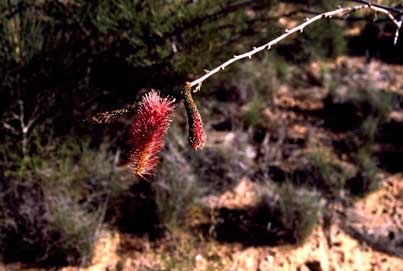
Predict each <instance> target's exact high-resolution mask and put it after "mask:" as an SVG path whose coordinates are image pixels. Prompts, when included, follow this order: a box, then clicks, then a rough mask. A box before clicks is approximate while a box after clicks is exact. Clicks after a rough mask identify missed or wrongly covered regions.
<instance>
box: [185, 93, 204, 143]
mask: <svg viewBox="0 0 403 271" xmlns="http://www.w3.org/2000/svg"><path fill="white" fill-rule="evenodd" d="M191 91H192V90H191V88H190V87H185V90H184V92H183V101H184V104H185V108H186V113H187V117H188V123H189V138H188V141H189V144H190V146H192V148H193V149H195V150H200V149H203V147H204V144H205V143H206V133H205V131H204V129H203V121H202V118H201V116H200V113H199V111H198V110H197V106H196V103H195V102H194V100H193V97H192V93H191Z"/></svg>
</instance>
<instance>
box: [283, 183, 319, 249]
mask: <svg viewBox="0 0 403 271" xmlns="http://www.w3.org/2000/svg"><path fill="white" fill-rule="evenodd" d="M277 194H278V197H279V201H278V204H279V207H280V210H281V221H282V223H283V226H284V228H285V229H286V230H287V231H289V232H291V235H292V239H293V241H294V242H296V243H301V242H303V241H304V240H305V239H306V238H307V237H308V236H309V235H310V234H311V232H312V231H313V229H314V228H315V226H316V225H317V224H318V222H319V218H320V208H321V207H320V200H319V199H320V198H319V196H318V195H317V194H316V193H315V192H313V191H310V190H307V189H306V188H297V187H295V186H293V185H292V184H291V183H289V182H285V183H284V184H282V185H280V186H279V187H278V190H277Z"/></svg>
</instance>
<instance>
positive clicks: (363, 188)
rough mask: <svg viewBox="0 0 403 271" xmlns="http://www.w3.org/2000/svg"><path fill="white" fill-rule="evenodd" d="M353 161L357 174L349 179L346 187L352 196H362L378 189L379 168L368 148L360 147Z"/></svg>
mask: <svg viewBox="0 0 403 271" xmlns="http://www.w3.org/2000/svg"><path fill="white" fill-rule="evenodd" d="M354 161H355V163H356V165H357V174H356V176H355V177H354V178H352V179H350V180H349V181H348V183H347V187H348V189H349V191H350V193H351V194H352V195H353V196H358V197H362V196H365V195H367V194H369V193H371V192H373V191H375V190H376V189H378V187H379V185H380V182H381V179H380V178H379V176H378V173H379V169H378V167H377V165H376V163H375V162H374V160H373V158H372V154H371V152H370V151H369V150H368V149H364V148H363V149H360V150H359V151H358V152H357V154H356V156H355V158H354Z"/></svg>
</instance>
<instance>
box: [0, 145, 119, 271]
mask: <svg viewBox="0 0 403 271" xmlns="http://www.w3.org/2000/svg"><path fill="white" fill-rule="evenodd" d="M84 142H85V141H84ZM32 145H35V148H36V150H35V151H32V152H31V155H30V156H26V157H25V158H24V159H22V160H21V159H20V160H16V161H15V160H13V159H14V158H17V157H18V155H11V156H10V154H11V153H12V150H11V149H9V153H4V152H2V153H1V155H2V156H3V157H7V158H8V160H7V161H8V165H5V164H3V165H2V171H1V172H3V173H6V174H2V175H3V176H1V182H0V205H1V208H2V212H1V213H0V243H1V244H2V246H1V249H0V253H1V256H2V258H3V259H4V260H5V261H14V260H19V261H27V262H33V263H39V264H48V263H53V264H55V265H64V264H73V263H79V262H80V261H81V260H82V259H83V257H87V256H89V255H90V253H91V249H92V244H93V242H94V237H95V233H96V232H97V230H98V229H99V226H100V225H98V224H99V221H102V218H101V217H102V216H103V215H104V208H105V201H106V200H107V198H108V197H109V196H108V194H109V193H116V192H118V191H120V190H121V189H122V187H123V184H121V183H120V181H121V180H120V176H118V175H117V174H115V173H114V167H113V162H112V158H110V157H113V156H111V155H110V152H108V151H107V150H106V148H101V150H98V149H91V148H90V147H89V145H88V144H86V143H83V142H78V141H77V140H71V139H69V138H63V139H54V138H53V139H51V140H48V141H47V143H46V144H42V145H41V144H40V143H39V142H36V144H32ZM32 145H31V147H33V146H32ZM3 151H4V148H3ZM6 166H7V167H6ZM109 191H112V192H109ZM100 216H101V217H100Z"/></svg>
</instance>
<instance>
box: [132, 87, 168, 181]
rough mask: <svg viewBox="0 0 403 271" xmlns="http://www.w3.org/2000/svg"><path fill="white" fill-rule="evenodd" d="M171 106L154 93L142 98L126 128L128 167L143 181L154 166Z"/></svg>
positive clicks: (162, 141)
mask: <svg viewBox="0 0 403 271" xmlns="http://www.w3.org/2000/svg"><path fill="white" fill-rule="evenodd" d="M174 102H175V100H174V99H168V98H161V96H160V94H159V92H158V91H155V90H151V91H150V92H149V93H147V94H146V95H144V97H143V98H142V100H141V102H140V106H139V109H138V110H137V113H136V116H135V117H134V119H133V123H132V124H131V127H130V145H131V152H130V157H129V164H130V165H129V167H130V169H131V171H132V172H133V173H134V174H135V175H138V176H140V177H143V178H144V176H146V175H150V174H151V173H152V171H153V169H154V167H155V166H156V165H157V163H158V153H159V152H160V150H161V149H162V147H163V146H164V142H165V136H166V134H167V131H168V127H169V124H170V122H171V118H172V113H173V112H174V110H175V105H174Z"/></svg>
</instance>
